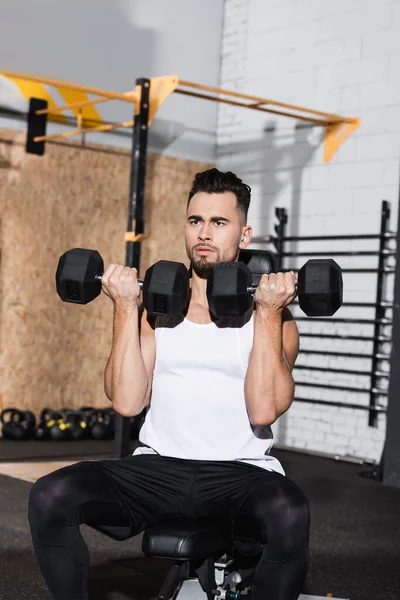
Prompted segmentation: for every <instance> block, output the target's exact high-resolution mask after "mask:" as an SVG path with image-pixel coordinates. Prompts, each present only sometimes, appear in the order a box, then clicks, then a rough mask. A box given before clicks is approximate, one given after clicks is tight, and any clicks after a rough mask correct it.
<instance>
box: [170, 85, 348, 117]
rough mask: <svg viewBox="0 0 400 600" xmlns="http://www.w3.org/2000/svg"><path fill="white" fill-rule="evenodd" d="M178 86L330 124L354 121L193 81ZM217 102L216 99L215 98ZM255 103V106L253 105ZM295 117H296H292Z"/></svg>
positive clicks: (178, 90) (177, 90)
mask: <svg viewBox="0 0 400 600" xmlns="http://www.w3.org/2000/svg"><path fill="white" fill-rule="evenodd" d="M179 85H180V86H183V87H189V88H194V89H197V90H202V91H205V92H211V93H213V94H222V95H225V96H232V97H233V98H240V99H242V100H250V101H251V102H253V105H248V106H250V107H252V108H254V107H255V106H259V105H265V104H271V105H272V106H279V107H281V108H288V109H289V110H297V111H299V112H306V113H310V114H312V115H316V116H318V117H325V118H326V119H327V120H328V121H329V122H332V123H335V122H337V123H353V122H354V121H355V120H356V119H355V118H352V117H342V116H341V115H336V114H333V113H328V112H322V111H320V110H314V109H312V108H305V107H304V106H298V105H297V104H287V103H286V102H278V101H277V100H271V99H270V98H261V97H260V96H250V95H249V94H243V93H241V92H235V91H233V90H224V89H222V88H217V87H212V86H209V85H204V84H202V83H195V82H193V81H186V80H183V79H180V80H179ZM175 92H183V90H181V89H180V88H178V89H176V90H175ZM216 100H218V98H216ZM254 103H255V104H254ZM292 116H293V117H295V116H296V115H292Z"/></svg>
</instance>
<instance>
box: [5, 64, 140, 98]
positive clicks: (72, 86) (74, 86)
mask: <svg viewBox="0 0 400 600" xmlns="http://www.w3.org/2000/svg"><path fill="white" fill-rule="evenodd" d="M0 75H4V76H5V77H9V78H11V79H26V80H27V81H36V82H38V83H44V84H45V85H51V86H53V87H57V88H65V89H67V90H74V91H79V92H86V93H87V94H94V95H95V96H104V98H109V99H110V100H123V101H124V102H131V103H132V102H134V100H135V99H134V98H133V97H129V96H127V95H126V93H125V94H119V93H116V92H109V91H108V90H102V89H99V88H94V87H89V86H87V85H80V84H79V83H71V82H69V81H63V80H61V79H54V78H50V77H38V76H37V75H30V74H28V73H16V72H15V71H0Z"/></svg>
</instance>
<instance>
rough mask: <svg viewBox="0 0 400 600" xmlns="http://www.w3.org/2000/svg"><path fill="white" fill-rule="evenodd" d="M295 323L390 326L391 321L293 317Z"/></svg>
mask: <svg viewBox="0 0 400 600" xmlns="http://www.w3.org/2000/svg"><path fill="white" fill-rule="evenodd" d="M294 319H295V320H296V321H324V322H328V323H350V325H351V324H352V323H354V324H357V325H375V324H376V323H378V324H380V325H392V319H338V318H336V317H296V316H295V317H294Z"/></svg>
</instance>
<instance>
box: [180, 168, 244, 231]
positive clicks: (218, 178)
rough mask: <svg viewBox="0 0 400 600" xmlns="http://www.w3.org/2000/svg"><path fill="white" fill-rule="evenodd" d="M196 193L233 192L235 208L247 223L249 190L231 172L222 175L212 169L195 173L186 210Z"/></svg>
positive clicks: (220, 172)
mask: <svg viewBox="0 0 400 600" xmlns="http://www.w3.org/2000/svg"><path fill="white" fill-rule="evenodd" d="M197 192H206V193H207V194H223V193H224V192H233V193H234V194H235V196H236V199H237V208H238V209H239V210H240V211H241V212H242V213H243V214H244V217H245V221H246V223H247V212H248V210H249V205H250V194H251V188H250V186H248V185H247V184H246V183H243V181H242V180H241V179H239V177H238V176H237V175H235V174H234V173H232V172H231V171H228V172H227V173H223V172H222V171H219V170H218V169H215V168H214V169H208V171H202V172H201V173H197V175H196V176H195V178H194V180H193V183H192V188H191V190H190V192H189V198H188V202H187V205H186V208H187V207H188V206H189V202H190V201H191V199H192V198H193V196H194V195H195V194H197Z"/></svg>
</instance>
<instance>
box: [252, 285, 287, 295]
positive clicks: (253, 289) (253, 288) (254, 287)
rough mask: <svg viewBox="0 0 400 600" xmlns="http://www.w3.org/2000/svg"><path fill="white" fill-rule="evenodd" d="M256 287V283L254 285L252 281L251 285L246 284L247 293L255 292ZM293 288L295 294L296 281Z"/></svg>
mask: <svg viewBox="0 0 400 600" xmlns="http://www.w3.org/2000/svg"><path fill="white" fill-rule="evenodd" d="M257 288H258V285H256V284H255V283H252V284H251V285H248V286H247V291H248V293H249V294H255V293H256V289H257ZM294 289H295V290H296V294H297V290H298V285H297V283H296V284H295V286H294Z"/></svg>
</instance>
